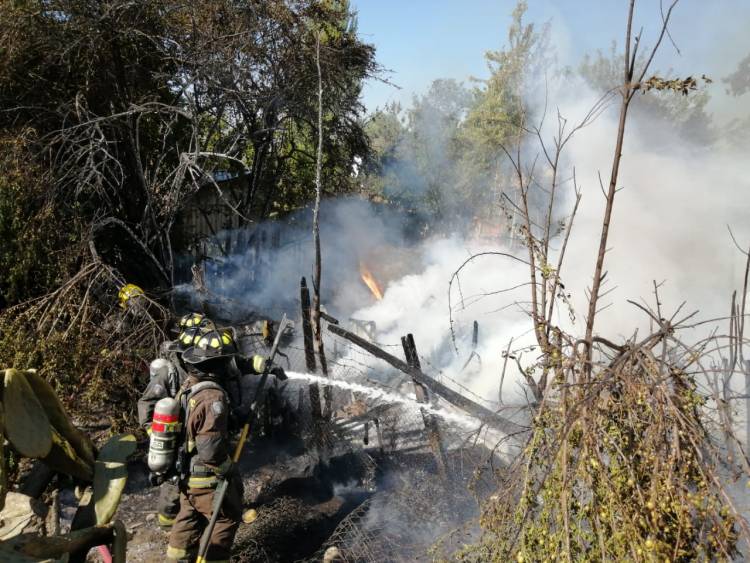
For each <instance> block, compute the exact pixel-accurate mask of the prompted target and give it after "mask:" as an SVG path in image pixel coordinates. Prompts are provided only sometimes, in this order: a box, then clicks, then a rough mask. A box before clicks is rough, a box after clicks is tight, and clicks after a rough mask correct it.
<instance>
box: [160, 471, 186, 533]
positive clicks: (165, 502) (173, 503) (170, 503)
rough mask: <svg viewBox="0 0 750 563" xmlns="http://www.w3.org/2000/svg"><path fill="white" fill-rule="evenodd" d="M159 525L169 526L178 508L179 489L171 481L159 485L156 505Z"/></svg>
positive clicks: (172, 522)
mask: <svg viewBox="0 0 750 563" xmlns="http://www.w3.org/2000/svg"><path fill="white" fill-rule="evenodd" d="M156 508H157V511H158V514H157V517H158V519H159V526H161V527H162V528H169V527H170V526H172V524H174V519H175V517H176V516H177V513H178V512H179V510H180V489H179V488H178V487H177V485H176V484H175V483H173V482H171V481H166V482H164V483H162V484H161V485H159V505H158V506H157V507H156Z"/></svg>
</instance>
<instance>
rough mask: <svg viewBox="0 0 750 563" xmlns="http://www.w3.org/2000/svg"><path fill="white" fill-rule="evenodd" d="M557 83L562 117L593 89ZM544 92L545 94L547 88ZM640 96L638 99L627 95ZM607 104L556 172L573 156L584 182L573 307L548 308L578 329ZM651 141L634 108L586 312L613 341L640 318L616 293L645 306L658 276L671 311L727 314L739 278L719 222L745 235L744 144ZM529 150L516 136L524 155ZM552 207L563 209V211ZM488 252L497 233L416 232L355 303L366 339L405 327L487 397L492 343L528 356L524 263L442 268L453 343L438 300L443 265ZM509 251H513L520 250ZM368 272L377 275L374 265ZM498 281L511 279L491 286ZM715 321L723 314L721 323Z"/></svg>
mask: <svg viewBox="0 0 750 563" xmlns="http://www.w3.org/2000/svg"><path fill="white" fill-rule="evenodd" d="M565 87H566V88H565V90H563V89H561V90H560V91H559V92H558V94H560V95H558V96H557V98H556V99H557V102H558V104H559V109H560V112H561V114H562V115H564V116H566V117H567V118H569V120H570V122H571V123H574V122H575V120H576V118H578V119H580V118H581V117H582V116H583V115H585V113H586V112H587V111H588V110H589V109H590V107H591V106H592V105H593V104H594V103H595V101H596V99H597V97H596V96H595V95H594V93H592V92H590V91H587V90H586V89H585V88H584V87H583V86H581V85H577V87H574V88H571V84H569V83H568V84H566V85H565ZM570 90H572V91H574V92H576V98H575V99H571V97H570V95H568V94H565V92H566V91H570ZM582 93H585V94H586V95H582ZM550 98H551V99H555V93H552V94H551V96H550ZM638 101H639V100H638V98H636V99H635V100H634V102H633V103H634V104H638ZM616 110H617V108H616V107H613V108H612V109H611V110H610V111H609V112H607V113H604V114H603V115H602V116H600V117H599V119H598V120H596V121H595V122H594V123H593V124H592V125H590V126H589V127H587V128H585V129H582V130H581V131H579V132H578V133H577V134H576V135H575V137H574V139H573V141H572V142H571V144H570V145H569V148H568V149H567V150H568V152H567V158H566V159H565V162H567V163H568V165H567V167H568V168H567V170H564V171H562V172H561V173H560V176H561V177H569V176H570V175H571V174H572V168H573V167H575V171H576V178H577V182H578V185H579V187H580V189H581V191H582V193H583V198H582V201H581V205H580V207H579V211H578V214H577V217H576V218H575V223H574V225H573V232H572V236H571V240H570V244H569V247H568V249H567V258H566V261H565V263H564V266H563V268H562V271H561V275H562V279H563V281H564V283H565V286H566V291H567V292H569V293H570V294H571V301H572V303H573V307H574V311H575V313H576V314H575V320H574V321H573V320H571V318H570V317H569V315H568V311H567V309H566V307H565V306H564V305H561V306H560V307H558V315H557V317H556V318H555V320H554V322H556V323H558V324H559V325H560V326H561V327H562V328H563V329H565V330H568V331H571V332H572V333H573V334H576V335H581V334H582V333H583V328H584V326H585V319H584V315H585V313H586V309H587V293H586V290H587V289H588V288H589V287H590V285H591V276H592V274H593V269H594V264H595V260H596V253H597V249H598V245H599V237H600V232H601V222H602V216H603V209H604V203H605V201H604V196H603V194H602V192H601V188H600V184H599V175H600V174H601V177H602V179H603V181H604V188H605V189H606V187H607V181H608V178H609V172H610V166H611V162H612V157H613V152H614V143H615V135H616V131H617V114H616ZM551 113H554V110H553V111H552V112H551ZM664 139H668V140H669V141H670V142H669V143H668V145H665V144H663V140H664ZM547 140H548V142H549V141H550V140H551V139H550V138H549V137H548V138H547ZM659 140H660V142H659V145H658V147H655V146H654V144H653V143H651V142H650V129H649V123H643V122H639V121H638V117H637V112H633V113H632V115H631V121H630V122H629V124H628V129H627V130H626V142H625V147H624V151H623V160H622V164H621V169H620V176H619V181H618V186H619V187H621V188H622V190H621V191H619V192H618V194H617V196H616V200H615V210H614V214H613V220H612V227H611V231H610V236H609V241H608V245H607V247H608V253H607V257H606V262H605V270H606V271H607V272H608V275H607V280H608V281H607V283H606V284H605V285H604V287H603V291H605V292H607V294H606V296H604V297H603V299H602V300H601V301H600V307H604V309H603V310H602V311H601V312H600V313H599V315H598V321H597V325H596V332H598V333H600V334H602V335H606V336H607V337H608V338H610V339H613V340H623V339H625V338H628V337H631V336H632V335H633V333H634V332H635V331H636V330H638V329H639V330H641V331H643V330H647V329H648V324H649V319H648V317H647V316H646V315H645V314H644V313H643V312H642V311H641V310H639V309H638V308H636V307H635V306H633V305H632V304H630V303H628V300H633V301H637V302H640V303H642V304H648V305H650V306H651V307H652V308H654V309H655V306H656V301H655V296H654V282H656V283H657V284H658V285H659V301H660V303H661V307H662V314H663V316H665V317H666V318H669V317H671V316H672V314H673V313H675V311H676V310H677V307H678V306H679V305H680V304H681V303H682V302H683V301H686V302H687V303H686V305H685V306H684V308H683V310H682V311H681V313H680V316H679V317H678V318H681V317H684V316H686V315H687V314H689V313H691V312H693V311H695V310H698V311H699V314H698V315H697V316H696V318H695V320H696V321H697V320H706V319H712V318H717V317H723V316H726V315H727V314H728V312H729V303H730V298H731V293H732V291H733V290H734V289H737V288H741V284H742V274H743V267H744V257H743V256H742V255H741V254H740V253H739V252H738V251H737V250H736V248H735V246H734V244H733V242H732V240H731V238H730V235H729V231H728V226H730V227H731V228H732V231H733V232H734V234H735V236H736V238H737V240H738V242H739V243H740V244H742V245H744V246H745V247H747V246H748V245H750V222H748V221H747V218H748V216H750V202H749V201H748V199H747V196H746V195H745V194H748V193H750V180H748V176H747V174H745V172H744V170H743V168H742V166H741V165H740V163H742V162H743V160H744V156H743V155H745V154H747V149H748V148H750V147H740V146H733V147H731V148H723V149H721V150H719V149H718V148H714V147H696V146H694V145H692V144H691V143H690V142H689V140H686V139H681V138H678V137H677V136H676V135H675V134H672V133H671V132H669V131H660V132H659ZM539 150H540V149H539V148H538V147H536V148H535V147H534V146H533V145H532V146H530V147H528V148H527V151H526V153H527V155H528V156H527V158H533V156H534V152H535V151H536V152H538V151H539ZM563 189H567V190H568V195H567V197H566V198H565V199H566V204H565V205H567V206H568V208H569V207H570V205H571V200H572V192H571V190H572V186H571V184H570V183H568V184H567V185H565V186H563ZM565 205H563V207H565ZM558 213H559V214H560V215H564V214H565V210H564V209H560V210H559V211H558ZM560 245H561V240H560V239H559V237H558V239H556V240H555V241H553V247H556V248H557V250H559V247H560ZM491 251H495V252H510V250H509V249H508V248H505V247H503V246H502V245H501V244H497V245H493V246H487V244H486V243H485V244H480V243H477V242H476V241H470V240H463V239H461V238H459V237H451V238H443V239H432V240H428V241H426V242H425V243H424V244H423V245H422V247H421V254H422V256H423V261H424V264H425V267H424V269H423V270H422V271H421V272H415V273H413V274H410V275H407V276H405V277H403V278H401V279H399V280H396V281H393V282H391V283H390V284H389V285H388V286H387V287H386V290H385V294H384V299H383V300H382V301H380V302H377V303H375V304H373V305H371V306H368V307H365V308H363V309H361V310H359V311H357V312H355V313H354V316H355V317H356V318H359V319H365V320H372V321H375V323H376V325H377V329H378V331H377V337H376V338H377V340H378V341H380V342H383V343H386V344H397V343H398V342H399V337H400V336H402V335H404V334H407V333H409V332H411V333H413V334H414V337H415V339H416V344H417V349H418V351H419V352H420V354H422V355H423V356H424V357H425V358H427V360H428V361H429V363H430V364H431V365H430V366H428V369H430V368H437V369H439V370H441V371H442V372H443V373H444V374H445V375H447V376H448V377H450V378H453V379H456V380H458V381H459V382H461V383H462V384H464V385H466V386H468V387H469V388H470V389H471V390H472V391H473V392H475V393H476V394H478V395H480V396H481V397H483V398H485V399H487V400H490V401H496V400H497V398H498V389H499V383H500V378H501V373H502V371H503V366H504V365H505V359H504V358H503V352H504V351H505V350H506V349H507V348H508V346H509V345H510V342H511V339H513V343H512V346H511V349H514V350H521V351H522V354H521V357H520V360H521V363H522V365H523V366H524V367H528V366H529V365H531V364H533V362H534V360H535V354H536V352H535V350H534V349H533V345H534V342H533V340H534V338H533V334H532V333H531V328H532V327H531V321H530V319H529V317H528V315H527V314H526V311H527V310H528V301H529V299H530V293H529V286H528V281H529V272H528V267H527V266H525V265H523V264H521V263H519V262H516V261H513V260H510V259H508V258H505V257H500V256H494V255H488V256H480V257H478V258H476V259H475V260H474V261H472V262H471V263H470V264H469V265H468V266H467V267H466V269H465V270H464V272H463V273H462V275H461V276H460V286H459V284H458V283H457V282H455V281H454V284H453V287H452V290H451V301H452V305H451V307H452V311H453V317H454V319H453V322H454V324H453V328H454V331H455V333H456V342H455V344H456V346H455V347H454V343H453V339H452V336H451V330H450V329H451V324H450V318H449V311H450V310H451V309H450V308H449V303H448V287H449V281H450V280H451V277H452V275H453V273H454V272H455V271H456V270H457V269H458V268H459V266H461V264H462V263H463V262H464V261H466V259H467V258H468V257H469V256H470V255H472V254H475V253H481V252H491ZM519 256H521V257H523V250H522V251H521V253H520V254H519ZM374 272H375V275H376V277H377V267H375V268H374ZM522 284H526V285H522ZM509 288H516V289H513V290H512V291H507V292H503V293H496V292H499V291H500V290H507V289H509ZM474 320H477V321H478V322H479V327H480V328H479V344H478V347H477V348H476V353H477V354H478V356H479V358H481V364H480V362H479V361H477V358H476V356H475V357H474V358H473V359H472V360H471V361H470V362H469V363H468V365H466V362H467V360H468V359H469V356H470V355H471V353H472V346H471V324H472V321H474ZM717 325H719V322H718V321H717V322H713V323H708V324H706V325H701V326H700V328H699V329H697V330H694V331H692V332H691V331H688V334H687V338H690V337H694V338H695V339H697V338H699V337H701V336H704V335H705V334H706V333H707V332H708V331H709V330H710V329H713V328H715V327H716V326H717ZM726 326H727V324H726V322H724V323H723V324H721V325H720V326H719V328H720V329H721V328H724V327H726ZM456 348H457V350H456ZM515 356H516V357H518V356H519V354H518V353H517V354H515ZM505 369H506V375H505V383H504V386H503V399H504V402H506V403H514V402H519V401H522V400H523V399H524V392H523V388H524V387H523V385H522V381H523V379H522V377H521V375H520V373H519V371H518V368H517V366H516V364H515V361H514V360H513V359H510V360H508V362H507V366H505Z"/></svg>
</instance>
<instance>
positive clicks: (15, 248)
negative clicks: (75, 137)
mask: <svg viewBox="0 0 750 563" xmlns="http://www.w3.org/2000/svg"><path fill="white" fill-rule="evenodd" d="M30 136H33V134H32V132H30V131H27V132H22V133H21V135H20V136H18V137H12V136H8V135H6V136H2V135H0V309H2V307H3V306H5V305H10V304H14V303H18V302H20V301H22V300H23V299H26V298H28V297H30V296H34V295H40V294H43V293H46V292H48V291H50V290H51V289H52V288H53V287H54V286H55V285H56V284H58V283H60V281H61V280H62V279H64V275H65V274H66V273H68V271H69V270H70V268H71V262H72V259H73V258H74V256H75V254H76V242H77V240H78V231H77V224H76V222H75V221H72V222H71V221H64V220H63V218H62V217H61V216H60V214H59V213H58V212H57V211H56V210H55V208H54V206H52V205H51V204H50V202H49V201H47V199H46V196H45V184H44V181H43V178H42V174H41V172H40V170H39V167H38V165H36V164H35V163H34V162H33V159H32V158H31V155H30V153H29V147H28V137H30ZM62 225H64V226H65V228H61V226H62Z"/></svg>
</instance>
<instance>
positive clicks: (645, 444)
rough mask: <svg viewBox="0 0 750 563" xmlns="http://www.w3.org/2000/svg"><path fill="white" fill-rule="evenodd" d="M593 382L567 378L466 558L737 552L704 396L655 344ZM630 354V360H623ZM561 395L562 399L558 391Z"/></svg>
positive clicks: (722, 556) (685, 556)
mask: <svg viewBox="0 0 750 563" xmlns="http://www.w3.org/2000/svg"><path fill="white" fill-rule="evenodd" d="M633 356H636V357H634V358H632V359H631V360H630V361H624V362H619V365H618V364H614V365H613V366H612V368H611V369H604V370H602V371H601V372H600V375H599V376H597V378H596V379H595V380H593V381H591V382H590V383H589V384H588V385H587V386H585V388H581V387H575V386H571V387H569V386H568V385H567V384H566V383H565V381H564V379H563V378H560V377H559V376H558V378H557V380H556V381H555V384H554V389H553V393H552V394H551V395H550V397H549V398H548V401H547V402H546V404H545V406H543V407H542V408H541V409H540V411H539V412H538V414H537V415H536V416H535V418H534V421H533V429H532V435H531V437H530V439H529V441H528V443H527V445H526V448H525V450H524V451H523V454H522V455H521V456H520V457H519V459H518V460H517V462H516V465H515V467H513V468H511V470H510V472H511V473H512V472H515V476H516V477H517V478H514V477H509V478H508V483H505V485H506V488H504V489H501V490H500V492H498V494H496V495H494V496H493V497H492V498H491V499H490V500H489V502H488V503H487V504H486V505H485V506H484V509H483V513H482V516H481V524H482V527H483V529H484V530H485V534H484V537H483V540H482V541H481V542H480V544H479V545H477V546H472V547H469V548H467V549H465V550H464V551H463V552H462V553H461V557H460V559H462V560H465V561H490V560H491V561H509V560H513V559H515V560H516V561H673V562H677V561H680V562H688V561H714V560H717V559H718V560H729V559H730V558H731V557H732V556H733V555H734V553H735V549H736V542H737V532H736V530H735V515H734V514H733V513H732V512H731V511H730V509H729V508H728V507H727V506H726V505H725V501H724V498H723V497H722V492H721V490H720V489H719V488H718V487H717V486H716V484H715V481H714V480H715V478H716V475H715V473H714V470H715V467H714V466H712V463H711V462H710V461H709V458H710V454H709V451H710V445H709V444H710V439H709V438H708V436H706V431H705V429H704V423H705V420H704V414H703V413H704V411H703V407H704V404H705V402H706V398H705V397H703V396H701V395H700V394H699V393H698V392H697V391H696V386H695V383H694V381H693V379H692V377H691V376H689V375H687V374H686V373H684V372H682V371H680V370H677V369H673V370H672V371H671V376H670V377H669V378H667V379H666V380H665V379H664V378H662V377H661V375H660V371H659V367H658V366H659V365H660V364H659V363H658V360H653V361H650V360H651V359H652V358H653V356H650V355H649V354H648V353H645V355H644V356H643V357H642V358H640V357H638V356H640V352H638V353H634V354H633ZM623 364H624V365H623ZM552 397H554V398H552Z"/></svg>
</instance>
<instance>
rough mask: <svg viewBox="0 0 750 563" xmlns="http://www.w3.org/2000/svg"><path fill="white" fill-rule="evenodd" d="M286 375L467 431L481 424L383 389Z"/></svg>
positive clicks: (472, 418)
mask: <svg viewBox="0 0 750 563" xmlns="http://www.w3.org/2000/svg"><path fill="white" fill-rule="evenodd" d="M286 375H287V377H288V378H289V379H301V380H305V381H309V382H311V383H320V384H321V385H331V386H333V387H337V388H339V389H347V390H349V391H354V392H355V393H362V394H363V395H366V396H367V397H368V398H370V399H377V400H381V401H384V402H386V403H397V404H400V405H404V406H405V407H408V408H412V409H414V410H418V409H423V410H424V411H425V412H428V413H430V414H434V415H435V416H439V417H440V418H442V419H443V420H445V421H447V422H453V423H455V424H458V425H460V426H463V427H464V428H466V429H468V430H477V429H478V428H479V426H480V425H481V424H482V423H481V421H480V420H478V419H476V418H474V417H472V416H467V415H464V414H458V413H455V412H450V411H448V410H447V409H444V408H440V407H434V406H432V405H430V404H427V403H418V402H417V401H416V400H414V399H410V398H409V397H405V396H404V395H400V394H398V393H393V392H390V391H386V390H385V389H379V388H377V387H369V386H367V385H362V384H359V383H352V382H349V381H341V380H340V379H329V378H327V377H320V376H318V375H313V374H311V373H299V372H294V371H288V372H286Z"/></svg>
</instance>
